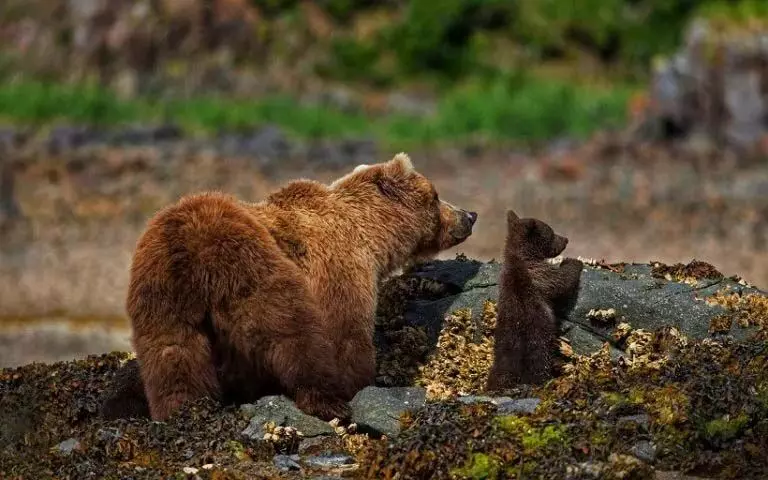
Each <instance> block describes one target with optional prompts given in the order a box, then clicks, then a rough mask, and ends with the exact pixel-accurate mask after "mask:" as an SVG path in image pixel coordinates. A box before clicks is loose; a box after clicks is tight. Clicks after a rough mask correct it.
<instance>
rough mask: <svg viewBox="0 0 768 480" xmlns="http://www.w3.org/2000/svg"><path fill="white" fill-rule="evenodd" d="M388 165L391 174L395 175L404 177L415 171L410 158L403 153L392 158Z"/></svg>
mask: <svg viewBox="0 0 768 480" xmlns="http://www.w3.org/2000/svg"><path fill="white" fill-rule="evenodd" d="M389 164H390V166H391V167H392V172H393V173H395V174H401V175H406V174H408V173H411V172H413V171H414V170H415V169H414V168H413V162H412V161H411V157H409V156H408V154H407V153H404V152H400V153H398V154H397V155H395V156H394V157H392V160H390V161H389Z"/></svg>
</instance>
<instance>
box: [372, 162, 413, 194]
mask: <svg viewBox="0 0 768 480" xmlns="http://www.w3.org/2000/svg"><path fill="white" fill-rule="evenodd" d="M370 178H371V180H372V181H373V183H374V184H375V185H376V187H377V188H378V189H379V192H381V194H382V195H383V196H384V197H386V198H389V199H390V200H394V201H396V202H404V201H405V200H406V199H407V195H406V193H407V189H406V188H405V185H403V183H402V177H401V176H399V175H393V174H392V173H391V172H387V171H385V170H381V169H377V170H375V171H374V172H372V175H371V177H370Z"/></svg>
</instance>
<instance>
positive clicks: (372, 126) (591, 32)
mask: <svg viewBox="0 0 768 480" xmlns="http://www.w3.org/2000/svg"><path fill="white" fill-rule="evenodd" d="M249 2H250V4H251V5H252V6H254V7H256V8H257V9H258V12H259V14H260V18H261V20H260V22H261V23H259V25H258V30H259V32H262V33H263V32H269V34H268V35H267V34H264V35H263V37H264V39H265V40H263V42H262V43H259V42H261V40H259V42H256V43H258V48H257V50H259V49H260V50H259V51H260V52H261V55H263V56H262V57H259V58H260V60H257V59H256V58H257V57H256V56H255V54H253V52H252V51H251V50H248V49H247V48H246V50H244V52H241V53H242V54H241V55H240V57H243V58H246V59H251V60H250V61H251V62H255V64H256V66H257V67H258V62H260V61H269V59H270V58H274V57H276V56H279V55H284V56H288V57H295V56H297V55H298V56H300V55H303V54H304V51H305V50H308V48H307V45H308V44H311V45H313V46H320V47H321V50H322V49H325V50H324V52H325V53H327V54H326V55H319V57H320V58H314V59H313V60H312V61H311V62H308V64H310V65H312V66H313V67H314V70H303V71H302V75H304V74H306V75H316V76H319V77H323V78H326V79H329V80H333V81H337V82H341V83H344V84H347V85H352V86H355V85H359V86H361V87H364V88H365V89H374V90H382V89H384V90H386V89H397V88H407V87H408V86H409V85H413V84H418V85H425V84H426V85H428V86H430V87H431V88H432V90H434V92H435V93H436V97H437V98H438V101H437V105H436V113H435V114H434V115H431V116H428V117H412V116H405V115H401V114H391V115H386V116H384V117H376V118H370V117H368V116H366V115H364V114H363V113H350V112H343V111H341V110H338V109H333V108H331V107H316V106H307V105H302V104H300V103H299V102H298V101H295V100H292V99H291V98H290V97H289V95H290V94H291V93H294V92H286V95H285V96H274V97H270V98H264V99H254V100H252V101H247V102H244V101H242V100H234V99H227V98H214V97H202V98H190V99H168V98H165V96H163V98H162V99H160V98H150V97H148V96H146V95H139V96H138V97H137V98H134V99H132V100H130V101H128V100H121V99H118V98H117V97H115V96H114V95H112V94H111V93H110V92H108V91H107V90H105V89H102V88H96V87H88V86H82V85H79V86H78V85H69V86H61V85H59V86H57V85H55V84H44V83H40V82H37V81H34V80H30V79H29V78H26V77H25V78H26V79H19V78H16V79H15V81H10V78H13V77H20V75H16V71H15V67H14V66H13V65H14V64H13V63H12V62H11V61H10V60H7V59H6V57H4V56H3V52H0V77H2V78H3V79H4V83H3V84H0V117H2V118H3V119H4V120H6V121H10V122H15V123H19V122H21V123H33V124H42V123H46V122H51V121H55V120H66V121H73V122H83V123H94V124H117V123H126V122H137V121H145V120H169V121H174V122H177V123H179V124H181V125H183V126H185V127H187V128H189V129H191V130H193V131H215V130H218V129H228V128H245V127H250V126H253V125H258V124H260V123H275V124H279V125H281V126H283V127H284V128H285V129H286V130H287V131H289V132H292V133H294V134H296V135H299V136H303V137H321V136H323V137H334V136H336V137H339V136H349V135H370V136H373V137H375V138H378V139H381V140H384V141H391V142H414V143H425V142H443V141H447V140H454V141H455V140H461V139H466V138H471V137H479V138H482V139H488V140H493V141H498V140H541V139H546V138H550V137H555V136H561V135H567V136H574V137H582V136H585V135H588V134H589V133H591V132H592V131H594V130H596V129H601V128H606V127H608V126H614V125H615V126H619V125H620V124H621V123H622V122H623V121H624V119H625V117H626V109H627V101H628V99H629V97H630V95H631V93H632V92H633V88H632V87H631V86H637V85H643V84H645V83H646V82H647V80H648V73H649V71H650V68H649V66H650V64H651V61H652V60H653V58H654V57H655V56H657V55H665V54H669V53H671V52H673V51H674V50H675V49H677V48H678V47H679V46H680V44H681V41H682V37H683V35H684V33H685V27H686V25H687V24H688V23H689V22H690V21H691V20H692V19H693V18H695V17H696V16H705V17H710V18H715V19H717V20H718V21H726V22H731V21H733V22H737V23H738V22H745V21H749V20H750V19H755V18H760V19H768V1H766V0H515V1H509V0H439V1H437V0H408V1H406V0H385V1H373V0H317V1H315V2H314V4H315V5H316V6H318V7H320V9H321V10H322V12H324V14H325V15H327V17H328V19H329V21H330V22H331V24H332V29H331V30H332V34H330V35H326V36H324V37H322V36H321V37H313V36H312V35H309V36H307V32H306V31H308V30H309V29H308V28H307V25H308V24H309V23H310V21H309V18H308V17H307V15H310V14H307V13H306V11H304V10H302V3H303V2H301V1H299V0H249ZM12 4H13V5H16V6H17V8H16V10H19V9H21V10H19V11H16V10H14V12H15V13H14V15H21V17H23V16H24V8H25V7H23V5H24V4H23V3H20V2H19V1H18V0H16V1H15V2H12ZM153 8H154V7H153ZM302 12H303V13H302ZM0 14H2V15H4V16H5V18H4V19H3V18H0V20H3V21H10V20H9V18H10V17H9V16H8V15H10V14H9V13H8V12H7V11H3V10H0ZM21 17H19V18H21ZM281 19H282V20H285V19H290V21H289V22H282V23H281ZM302 22H303V23H302ZM1 23H2V22H0V24H1ZM65 27H66V28H64V27H61V28H64V30H66V31H69V30H67V28H70V27H71V26H65ZM166 27H167V26H165V27H164V26H163V24H162V21H158V22H157V25H155V24H153V27H152V28H158V29H160V31H161V33H163V32H162V29H163V28H166ZM281 29H283V30H281ZM285 29H288V30H285ZM305 30H306V31H305ZM299 31H301V32H302V33H301V35H298V37H299V38H300V39H299V40H295V39H292V40H290V41H287V40H285V38H286V37H288V35H286V33H288V32H299ZM155 33H156V32H155ZM254 35H255V36H259V35H261V33H258V32H255V33H254ZM302 35H304V37H302ZM70 37H71V35H69V36H66V35H65V36H64V37H62V38H70ZM160 37H162V35H161V36H160ZM201 38H205V35H203V36H202V37H201ZM259 38H260V39H261V37H259ZM68 41H69V40H68ZM280 42H284V43H283V44H281V43H280ZM302 42H303V43H302ZM65 43H66V42H65ZM224 43H226V41H225V42H224ZM246 43H247V42H246ZM287 44H290V45H291V46H290V47H289V48H288V49H287V50H286V45H287ZM61 48H62V55H66V54H68V53H67V52H69V51H70V50H68V49H70V48H71V46H69V44H67V45H65V46H63V47H61ZM248 48H251V47H248ZM291 48H292V49H293V50H290V49H291ZM172 50H173V49H171V51H172ZM254 51H255V50H254ZM313 51H314V54H315V55H316V54H317V48H315V49H314V50H313ZM286 52H287V53H286ZM171 53H172V52H171ZM158 58H160V57H158ZM238 58H239V57H238ZM264 59H266V60H264ZM21 60H22V61H24V56H23V55H22V56H21ZM175 60H177V59H174V58H171V57H168V58H165V57H163V58H162V59H160V60H159V62H160V63H161V64H160V65H159V66H155V67H156V68H159V69H162V68H164V66H163V65H162V62H165V63H166V64H168V65H170V62H172V61H175ZM194 60H195V59H189V60H188V61H189V62H190V64H193V63H195V61H194ZM105 61H106V60H105ZM44 63H45V62H44ZM58 63H62V64H63V65H65V68H66V65H67V62H58ZM229 67H230V66H225V67H224V68H229ZM231 67H233V68H234V67H236V65H231ZM549 67H551V68H549ZM150 70H151V69H150ZM304 72H306V73H304ZM59 73H60V72H58V73H57V72H54V74H53V76H52V77H51V76H48V77H45V78H49V79H50V78H54V79H55V78H56V75H59ZM65 76H66V75H65ZM37 78H38V80H39V78H40V77H39V76H38V77H37ZM635 90H636V89H635Z"/></svg>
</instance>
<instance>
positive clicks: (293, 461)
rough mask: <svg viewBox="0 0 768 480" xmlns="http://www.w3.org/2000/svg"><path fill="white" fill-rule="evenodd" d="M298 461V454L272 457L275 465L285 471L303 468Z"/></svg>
mask: <svg viewBox="0 0 768 480" xmlns="http://www.w3.org/2000/svg"><path fill="white" fill-rule="evenodd" d="M298 461H299V456H298V455H275V456H274V458H272V463H274V464H275V467H277V468H278V470H282V471H284V472H287V471H290V470H301V465H299V464H298Z"/></svg>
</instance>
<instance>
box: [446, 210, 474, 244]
mask: <svg viewBox="0 0 768 480" xmlns="http://www.w3.org/2000/svg"><path fill="white" fill-rule="evenodd" d="M456 217H458V218H457V221H456V224H455V225H454V228H453V231H452V232H451V235H452V236H453V237H454V238H455V239H456V240H458V241H464V240H466V239H467V238H469V236H470V235H472V227H474V226H475V222H476V221H477V213H476V212H469V211H467V210H462V209H458V211H456Z"/></svg>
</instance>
